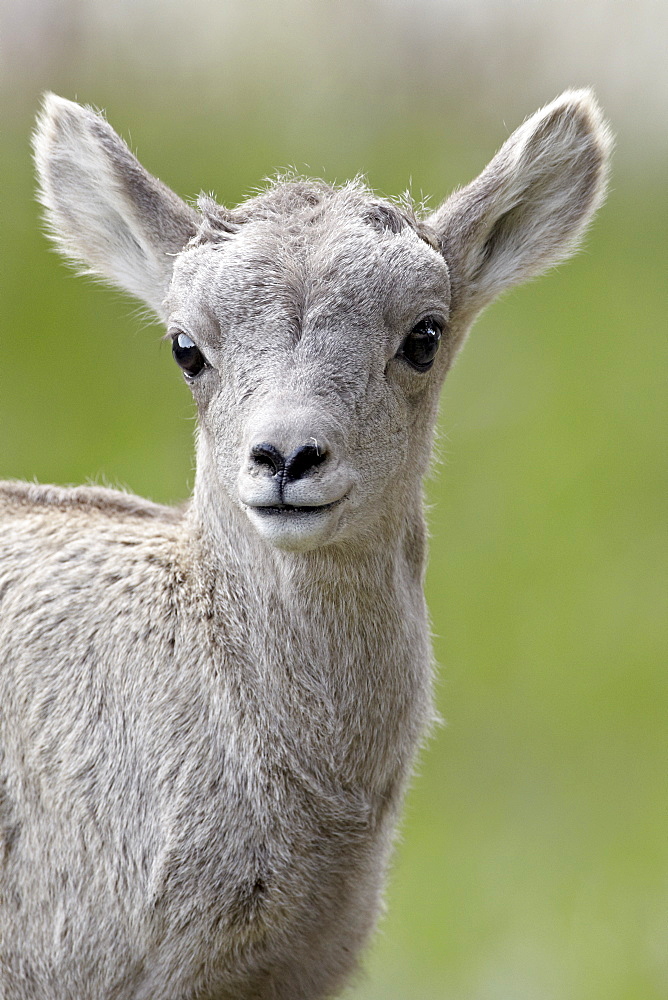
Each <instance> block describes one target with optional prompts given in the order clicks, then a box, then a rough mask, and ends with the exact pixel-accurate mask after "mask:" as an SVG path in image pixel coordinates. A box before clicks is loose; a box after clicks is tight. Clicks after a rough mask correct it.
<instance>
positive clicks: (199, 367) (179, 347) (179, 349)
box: [172, 331, 207, 379]
mask: <svg viewBox="0 0 668 1000" xmlns="http://www.w3.org/2000/svg"><path fill="white" fill-rule="evenodd" d="M172 354H173V355H174V360H175V361H176V363H177V365H178V366H179V368H180V369H181V371H182V372H183V374H184V375H185V376H186V378H189V379H192V378H197V376H198V375H199V374H200V372H202V371H203V370H204V369H205V368H206V367H207V361H206V358H205V357H204V355H203V354H202V352H201V351H200V349H199V347H198V346H197V344H196V343H195V341H194V340H191V339H190V337H189V336H188V334H187V333H183V332H182V331H181V332H179V333H174V334H173V335H172Z"/></svg>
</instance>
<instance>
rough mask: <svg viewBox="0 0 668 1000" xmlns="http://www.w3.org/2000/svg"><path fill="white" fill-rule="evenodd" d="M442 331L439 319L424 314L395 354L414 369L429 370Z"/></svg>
mask: <svg viewBox="0 0 668 1000" xmlns="http://www.w3.org/2000/svg"><path fill="white" fill-rule="evenodd" d="M442 332H443V324H442V323H441V322H440V320H438V319H437V318H436V317H435V316H425V317H424V319H421V320H420V322H419V323H416V324H415V326H414V327H413V329H412V330H411V332H410V333H409V334H408V336H407V337H406V339H405V340H404V342H403V344H402V345H401V347H400V348H399V352H398V355H397V356H398V357H401V358H404V360H405V361H407V362H408V363H409V365H411V366H412V367H413V368H415V370H416V371H419V372H426V371H429V369H430V368H431V366H432V365H433V363H434V358H435V357H436V352H437V351H438V345H439V344H440V342H441V333H442Z"/></svg>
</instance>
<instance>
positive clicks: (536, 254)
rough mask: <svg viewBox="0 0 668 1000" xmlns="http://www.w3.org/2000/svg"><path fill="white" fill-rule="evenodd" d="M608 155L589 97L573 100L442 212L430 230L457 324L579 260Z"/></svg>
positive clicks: (515, 140) (543, 117)
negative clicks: (507, 292)
mask: <svg viewBox="0 0 668 1000" xmlns="http://www.w3.org/2000/svg"><path fill="white" fill-rule="evenodd" d="M611 146H612V138H611V134H610V131H609V130H608V128H607V126H606V125H605V123H604V121H603V118H602V115H601V112H600V109H599V107H598V105H597V104H596V101H595V99H594V97H593V95H592V93H591V92H590V91H588V90H580V91H567V92H566V93H564V94H562V95H561V97H558V98H557V100H556V101H553V102H552V104H548V105H547V107H545V108H543V109H542V110H541V111H537V112H536V114H534V115H532V117H531V118H529V119H527V121H525V122H524V124H523V125H521V126H520V128H518V129H517V131H515V132H514V133H513V134H512V135H511V137H510V138H509V139H508V141H507V142H506V143H505V144H504V146H502V148H501V150H500V151H499V152H498V153H497V155H496V156H495V157H494V159H493V160H492V161H491V163H490V164H489V165H488V166H487V167H486V169H485V170H483V172H482V173H481V174H480V176H479V177H478V178H476V180H474V181H473V182H472V183H471V184H469V185H468V186H467V187H465V188H463V189H462V190H460V191H457V192H455V194H453V195H452V196H451V197H450V198H448V199H447V200H446V201H445V202H444V203H443V204H442V205H441V207H440V208H439V209H437V211H436V212H435V213H434V214H433V215H432V216H431V217H430V218H429V219H428V220H427V221H428V223H429V225H430V226H431V227H432V229H435V230H436V232H437V234H438V236H439V237H440V239H441V242H442V245H443V251H444V255H445V258H446V261H447V263H448V266H449V268H450V271H451V280H452V286H453V287H452V290H453V303H452V305H453V316H454V317H456V318H459V319H462V320H464V321H465V322H466V321H468V320H470V319H472V318H473V316H474V315H475V313H477V312H478V311H479V310H480V309H482V308H483V307H484V306H485V305H487V304H488V303H489V302H490V301H491V300H492V299H493V298H494V297H495V296H496V295H498V294H499V292H502V291H503V290H504V289H505V288H508V287H510V286H511V285H515V284H518V283H519V282H522V281H525V280H526V279H528V278H532V277H534V276H535V275H537V274H540V273H541V272H542V271H544V270H545V269H546V268H548V267H550V265H552V264H555V263H557V262H558V261H559V260H562V259H563V258H564V257H567V256H568V255H569V254H570V253H572V252H573V250H574V249H575V248H576V246H577V244H578V241H579V239H580V237H581V236H582V235H583V233H584V231H585V229H586V227H587V225H588V223H589V222H590V221H591V219H592V217H593V215H594V212H595V211H596V209H597V208H598V206H599V205H600V203H601V201H602V200H603V197H604V195H605V186H606V176H607V163H608V158H609V154H610V149H611Z"/></svg>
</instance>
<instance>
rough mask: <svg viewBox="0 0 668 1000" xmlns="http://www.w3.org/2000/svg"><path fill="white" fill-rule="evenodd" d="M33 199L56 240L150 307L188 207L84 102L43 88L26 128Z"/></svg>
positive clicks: (157, 304) (191, 223)
mask: <svg viewBox="0 0 668 1000" xmlns="http://www.w3.org/2000/svg"><path fill="white" fill-rule="evenodd" d="M33 145H34V151H35V163H36V166H37V174H38V177H39V184H40V200H41V202H42V204H43V205H44V207H45V208H46V219H47V223H48V226H49V229H50V232H51V234H52V236H53V238H54V240H55V242H56V244H57V246H58V248H59V249H60V250H61V251H62V252H63V253H64V254H66V256H68V257H70V258H72V259H73V260H75V261H77V262H78V263H81V264H84V265H85V270H86V271H87V273H92V274H97V275H100V276H101V277H103V278H106V279H107V280H109V281H111V282H112V283H113V284H116V285H120V287H121V288H123V289H124V290H125V291H127V292H130V293H131V294H132V295H136V296H137V297H138V298H140V299H142V300H143V301H144V302H146V303H147V304H148V305H149V306H150V307H151V308H152V309H153V310H155V312H156V313H157V314H158V315H161V314H162V302H163V299H164V298H165V295H166V294H167V289H168V287H169V281H170V277H171V272H172V265H173V255H174V254H176V253H178V252H179V251H180V250H182V249H183V247H184V246H185V244H186V243H187V242H188V240H189V239H190V238H191V237H192V236H193V235H195V233H196V232H197V227H198V218H199V217H198V215H197V213H196V212H195V210H194V209H192V208H190V207H189V206H188V205H186V204H185V202H183V201H181V199H180V198H179V197H178V196H177V195H175V194H174V192H173V191H170V189H169V188H168V187H166V186H165V185H164V184H162V183H161V182H160V181H159V180H157V179H156V178H155V177H152V176H151V175H150V174H149V173H148V172H147V171H146V170H144V168H143V167H142V166H141V164H140V163H139V162H138V161H137V160H136V159H135V157H134V156H133V155H132V153H131V152H130V150H129V149H128V147H127V146H126V145H125V143H124V142H123V141H122V140H121V139H119V137H118V136H117V135H116V133H115V132H114V130H113V129H112V128H111V126H110V125H108V124H107V122H106V121H105V120H104V118H102V117H101V116H100V115H99V114H96V113H95V112H94V111H92V110H91V109H90V108H85V107H82V106H81V105H79V104H75V103H73V102H72V101H66V100H65V99H64V98H62V97H57V96H56V95H55V94H47V95H46V97H45V99H44V108H43V110H42V113H41V115H40V116H39V118H38V121H37V128H36V131H35V135H34V141H33Z"/></svg>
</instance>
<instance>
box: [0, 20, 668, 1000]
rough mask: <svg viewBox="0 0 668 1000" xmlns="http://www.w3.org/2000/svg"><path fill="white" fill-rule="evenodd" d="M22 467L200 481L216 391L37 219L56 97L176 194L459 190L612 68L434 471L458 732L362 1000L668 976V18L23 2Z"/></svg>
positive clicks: (514, 996)
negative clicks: (585, 192)
mask: <svg viewBox="0 0 668 1000" xmlns="http://www.w3.org/2000/svg"><path fill="white" fill-rule="evenodd" d="M2 16H3V24H2V45H3V51H2V60H1V63H0V83H1V85H2V91H1V93H0V110H1V113H2V139H1V143H2V145H1V149H2V157H1V163H0V170H1V172H2V191H3V220H4V221H3V231H2V271H1V282H2V291H1V295H2V298H1V306H2V323H3V343H4V346H5V347H6V348H7V350H6V352H5V351H4V350H3V363H2V364H1V365H0V429H1V437H0V476H2V477H20V478H36V479H39V480H43V481H53V482H59V483H68V482H79V481H84V480H89V481H90V480H92V481H95V482H102V483H110V484H113V485H119V484H120V485H124V486H127V487H129V488H131V489H132V490H134V491H137V492H139V493H143V494H145V495H147V496H150V497H152V498H153V499H155V500H161V501H177V500H179V499H182V498H183V497H185V496H186V495H187V494H188V491H189V489H190V486H191V484H192V446H191V444H192V435H193V427H194V423H193V408H192V404H191V401H190V397H189V393H188V391H187V389H186V388H185V387H184V386H183V384H182V379H181V378H180V376H179V373H178V371H177V370H176V368H175V366H174V365H173V363H172V361H171V358H170V352H169V348H168V346H166V345H165V344H164V343H161V341H160V337H161V333H162V331H161V330H160V329H159V328H158V327H157V326H156V325H153V324H151V323H150V322H149V321H147V320H146V319H145V318H143V317H142V315H141V313H140V312H138V311H137V310H136V309H135V307H134V305H133V304H132V303H129V302H128V301H127V300H125V299H123V298H122V296H120V295H119V294H118V293H115V292H113V291H109V290H107V289H105V288H102V287H99V286H96V285H94V284H93V283H92V282H90V281H89V280H82V279H77V278H75V277H74V276H73V275H72V274H71V273H68V271H67V270H66V268H65V267H64V266H63V265H62V263H61V262H60V260H59V259H58V257H57V256H56V255H55V254H54V253H52V252H51V251H50V249H49V246H48V244H47V242H46V240H45V239H44V237H43V235H42V234H41V232H40V224H39V217H38V210H37V207H36V205H35V203H34V200H33V178H32V168H31V164H30V158H29V142H28V136H29V132H30V129H31V122H32V118H33V115H34V112H35V109H36V107H37V104H38V100H39V94H40V92H41V91H42V90H43V89H46V88H48V89H53V90H56V91H57V92H60V93H62V94H64V95H65V96H67V97H70V98H75V99H76V98H78V99H80V100H82V101H85V102H89V103H93V104H96V105H97V106H99V107H102V108H105V109H106V110H107V113H108V116H109V118H110V120H111V122H112V124H114V125H115V126H116V128H117V129H118V130H119V131H120V132H121V133H122V134H123V135H124V136H125V137H126V138H128V139H129V141H130V142H131V144H132V145H133V148H135V149H136V150H137V152H138V154H139V156H140V158H141V159H142V160H143V162H144V163H145V165H146V166H147V167H148V168H149V169H150V170H152V171H153V172H154V173H157V174H159V176H161V177H162V179H163V180H165V181H166V182H167V183H169V184H170V185H171V186H173V187H174V188H175V189H176V190H178V191H179V192H180V193H181V194H182V195H194V194H196V193H197V192H198V191H199V190H200V189H204V190H207V191H209V190H211V191H214V192H215V193H216V194H217V196H218V198H219V199H220V200H222V201H225V202H228V203H235V202H236V201H238V200H240V199H242V198H243V197H245V196H246V195H247V194H248V193H249V192H250V190H251V189H252V188H253V187H254V186H256V185H257V184H258V183H260V182H261V180H262V178H263V177H265V176H266V175H268V174H270V173H272V172H273V171H274V170H275V169H276V168H279V167H286V166H295V167H296V168H297V169H299V170H301V171H304V172H307V173H312V174H316V175H324V176H325V177H327V178H328V179H330V180H343V179H345V178H347V177H348V176H350V175H353V174H356V173H358V172H360V171H362V172H365V173H366V174H367V176H368V178H369V181H370V182H371V184H372V185H373V186H375V187H376V188H377V189H379V190H380V191H381V192H383V193H385V194H389V195H393V194H399V193H400V192H401V191H403V190H404V189H406V188H407V187H409V186H410V187H411V189H412V191H413V193H414V194H415V195H416V196H418V197H419V196H421V194H422V193H425V194H429V195H431V196H432V204H437V203H438V200H439V199H441V198H443V197H444V196H445V195H446V194H447V193H448V192H449V191H450V190H451V189H452V188H453V187H454V186H456V185H458V184H462V183H465V182H466V181H468V180H469V179H471V178H472V177H473V176H474V175H475V174H476V173H477V172H478V171H479V170H481V169H482V167H483V166H484V165H485V163H486V162H487V160H488V159H489V158H490V157H491V155H492V154H493V153H494V151H495V149H496V148H497V147H498V146H499V145H500V143H501V142H502V141H503V140H504V138H505V137H506V136H507V135H508V134H509V132H510V131H511V130H512V128H513V127H515V125H517V124H519V122H520V121H521V120H522V118H523V117H524V116H525V115H526V114H528V113H530V112H532V111H533V110H534V109H535V108H537V107H538V106H540V105H541V104H543V103H545V102H546V101H547V100H550V99H551V98H552V97H554V96H555V95H556V94H557V93H559V92H560V91H561V90H562V89H564V88H565V87H568V86H573V85H576V86H580V85H587V84H593V85H594V86H595V88H596V90H597V93H598V94H599V97H600V99H601V101H602V103H603V104H604V106H605V108H606V111H607V113H608V114H609V116H610V118H611V120H612V124H613V128H614V130H615V132H616V133H617V137H618V139H617V151H616V155H615V169H614V173H613V181H612V189H611V194H610V197H609V200H608V202H607V204H606V205H605V207H604V208H603V210H602V212H601V213H600V217H599V219H598V220H597V222H596V224H595V226H594V228H593V230H592V232H591V234H590V236H589V238H588V240H587V243H586V246H585V248H584V250H583V251H582V252H580V254H579V255H578V256H577V257H576V258H575V259H574V260H572V261H571V262H569V263H568V264H565V265H563V266H562V267H561V268H560V269H559V270H557V271H556V272H554V273H552V274H551V275H549V276H547V277H545V278H543V279H541V280H540V281H538V282H536V283H534V284H532V285H530V286H528V287H525V288H522V289H519V290H516V291H514V292H513V293H512V294H510V295H508V296H507V297H506V298H505V299H504V300H503V301H501V302H498V303H497V304H495V305H494V306H493V307H492V308H490V309H489V310H488V311H487V313H486V314H485V315H484V316H483V317H482V318H481V319H480V321H479V322H478V324H477V326H476V328H475V330H474V333H473V335H472V336H471V338H470V341H469V343H468V345H467V347H466V349H465V351H464V354H463V356H462V357H461V359H460V361H459V362H458V364H457V366H456V368H455V370H454V371H453V372H452V374H451V375H450V378H449V381H448V384H447V386H446V389H445V393H444V400H443V408H442V416H441V423H440V440H439V447H438V453H439V456H438V457H439V461H438V462H437V464H436V466H435V470H434V474H433V476H432V477H431V479H430V482H429V484H428V494H429V501H430V514H429V519H430V526H431V534H432V543H431V560H430V568H429V575H428V598H429V603H430V607H431V611H432V616H433V629H434V635H435V646H436V655H437V658H438V662H439V664H440V672H439V681H438V701H439V707H440V711H441V713H442V715H443V716H444V718H445V720H446V725H445V726H444V727H443V728H440V729H439V730H438V731H437V732H436V733H435V734H434V736H433V738H432V739H431V741H430V743H429V745H428V747H427V749H426V751H425V753H424V754H423V756H422V760H421V763H420V766H419V773H418V775H417V777H416V780H415V782H414V786H413V789H412V792H411V793H410V796H409V799H408V802H407V808H406V813H405V819H404V822H403V826H402V831H401V836H400V839H399V842H398V846H397V852H396V857H395V862H394V866H393V873H392V879H391V883H390V886H389V890H388V894H387V898H388V904H389V908H388V915H387V917H386V918H385V920H384V921H383V923H382V926H381V928H380V930H379V933H378V935H377V937H376V938H375V941H374V943H373V946H372V947H371V949H370V951H369V954H368V956H367V959H366V962H365V968H364V972H363V974H362V975H361V976H360V978H359V981H358V982H357V984H355V985H354V986H353V988H351V990H350V992H349V994H348V996H349V998H350V1000H380V998H382V1000H409V998H410V1000H413V998H415V1000H566V998H567V1000H599V998H600V1000H665V998H666V996H668V782H667V780H666V778H667V765H668V739H667V735H666V734H667V724H666V716H667V711H666V709H667V697H666V696H667V693H668V692H667V691H666V687H667V684H666V668H665V663H666V655H665V648H666V628H665V611H666V600H665V599H666V596H667V593H666V590H667V588H666V576H665V571H664V569H663V567H664V565H665V554H666V553H665V550H666V544H665V541H666V537H665V520H664V507H663V505H664V498H665V485H666V484H665V469H666V464H665V451H664V448H663V441H664V433H665V418H666V408H665V391H664V393H662V392H661V382H662V381H663V376H664V374H665V362H666V355H665V348H664V343H665V326H666V323H665V317H666V297H665V293H664V282H665V274H666V257H665V247H666V243H665V240H666V215H667V213H666V197H665V152H666V148H665V135H666V122H665V107H666V104H667V100H666V97H667V95H666V85H667V83H668V78H667V75H666V71H665V70H664V69H663V68H662V66H663V64H664V62H665V56H664V54H663V52H662V43H661V39H662V37H664V38H665V30H664V29H665V27H666V11H665V8H664V9H663V10H662V9H661V8H660V7H659V5H657V4H653V3H651V0H638V2H635V3H633V4H630V3H628V4H624V3H615V2H613V0H598V2H594V0H592V2H584V3H583V2H582V0H577V2H576V0H564V2H554V3H550V4H547V3H541V2H539V0H527V2H525V3H523V4H508V3H507V2H506V3H502V2H501V0H469V2H468V3H464V2H447V0H440V2H439V0H414V2H403V3H402V2H400V0H394V2H393V0H387V2H381V0H357V2H352V0H339V2H325V0H319V2H311V3H307V2H306V0H286V2H281V0H275V2H274V3H269V2H266V0H263V2H259V0H246V2H245V3H242V2H241V0H239V2H229V3H225V2H217V3H213V2H207V0H190V2H189V3H187V4H186V3H176V2H173V0H162V2H160V3H159V2H158V0H118V2H116V3H114V4H109V3H106V4H103V3H102V2H101V0H100V2H95V0H62V2H58V0H55V2H48V0H9V2H7V0H5V2H4V6H3V8H2Z"/></svg>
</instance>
